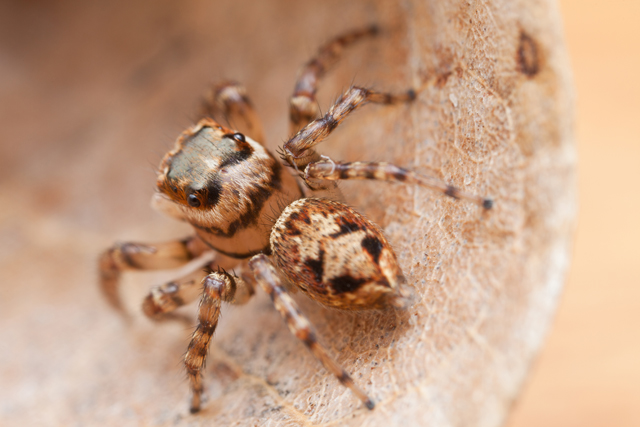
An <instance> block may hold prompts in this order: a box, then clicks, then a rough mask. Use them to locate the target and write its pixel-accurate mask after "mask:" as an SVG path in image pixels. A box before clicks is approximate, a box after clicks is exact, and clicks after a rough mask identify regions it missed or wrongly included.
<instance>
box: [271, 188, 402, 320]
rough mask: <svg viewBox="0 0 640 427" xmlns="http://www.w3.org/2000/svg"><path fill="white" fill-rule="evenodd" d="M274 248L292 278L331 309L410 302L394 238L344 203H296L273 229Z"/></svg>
mask: <svg viewBox="0 0 640 427" xmlns="http://www.w3.org/2000/svg"><path fill="white" fill-rule="evenodd" d="M271 249H272V252H273V258H274V260H275V262H276V264H277V265H278V267H279V268H280V269H281V270H282V271H283V272H284V273H285V275H286V276H287V278H288V279H289V280H290V281H291V282H292V283H293V284H295V285H296V286H297V287H299V288H301V289H302V290H303V291H305V292H306V293H307V294H309V295H310V296H311V298H313V299H314V300H316V301H319V302H321V303H322V304H324V305H326V306H328V307H334V308H340V309H346V310H366V309H373V308H383V307H386V306H389V305H394V306H398V307H403V306H404V305H406V303H407V297H406V295H405V293H406V290H405V289H403V288H402V285H403V283H404V282H405V279H404V276H403V274H402V272H401V270H400V267H399V266H398V261H397V259H396V255H395V253H394V252H393V250H392V249H391V246H390V245H389V242H388V241H387V240H386V239H385V237H384V236H383V235H382V233H381V231H380V230H379V229H378V228H377V227H376V226H375V225H374V224H373V223H372V222H371V221H369V220H368V219H366V218H364V217H363V216H362V215H360V214H359V213H357V212H356V211H354V210H353V209H351V208H349V207H348V206H345V205H343V204H342V203H338V202H334V201H330V200H325V199H299V200H296V201H295V202H293V203H291V204H290V205H289V206H287V208H286V209H285V210H284V211H283V213H282V215H281V216H280V218H278V221H277V222H276V225H275V227H274V228H273V230H272V232H271Z"/></svg>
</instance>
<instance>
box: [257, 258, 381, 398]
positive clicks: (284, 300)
mask: <svg viewBox="0 0 640 427" xmlns="http://www.w3.org/2000/svg"><path fill="white" fill-rule="evenodd" d="M249 266H250V267H251V270H252V271H253V274H254V275H255V278H256V280H257V281H258V283H259V284H260V285H261V286H262V289H264V291H265V292H267V294H269V296H270V297H271V300H272V301H273V304H274V305H275V307H276V309H277V310H278V311H279V312H280V314H281V315H282V317H284V319H285V320H286V322H287V326H289V330H290V331H291V333H292V334H293V335H295V336H296V337H297V338H298V339H299V340H300V341H302V342H303V343H304V345H306V346H307V348H309V350H311V352H312V353H313V355H314V356H315V357H316V359H318V360H319V361H320V363H322V365H323V366H324V367H325V369H327V370H328V371H330V372H331V373H333V374H334V375H335V376H336V378H338V381H340V382H341V383H342V385H344V386H345V387H347V388H348V389H349V390H351V391H352V392H353V394H355V395H356V397H357V398H358V399H360V400H361V401H362V403H364V405H365V406H366V407H367V408H369V409H373V408H374V406H375V404H374V403H373V400H371V398H370V397H369V396H367V395H366V393H365V392H364V391H362V389H361V388H360V387H358V386H357V385H356V384H355V382H354V381H353V379H352V378H351V376H350V375H349V374H348V373H347V371H345V370H344V369H343V368H342V367H341V366H340V365H339V364H338V363H337V362H336V361H335V360H334V359H333V358H332V357H331V356H330V355H329V354H328V353H327V351H326V350H325V348H324V347H323V346H322V345H321V344H320V343H319V342H318V339H317V336H316V332H315V330H314V329H313V327H312V326H311V323H310V322H309V320H307V318H306V317H305V316H304V315H303V314H302V313H301V312H300V309H299V308H298V305H297V304H296V302H295V301H294V300H293V299H292V298H291V297H290V296H289V294H288V293H287V291H286V290H285V288H284V287H283V286H282V283H281V281H280V278H279V277H278V274H277V273H276V271H275V268H274V267H273V265H272V264H271V262H270V261H269V260H268V258H267V257H266V256H265V255H263V254H260V255H256V256H254V257H253V258H251V260H250V261H249Z"/></svg>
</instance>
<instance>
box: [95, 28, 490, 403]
mask: <svg viewBox="0 0 640 427" xmlns="http://www.w3.org/2000/svg"><path fill="white" fill-rule="evenodd" d="M376 32H377V30H376V28H375V27H371V28H368V29H364V30H361V31H355V32H352V33H349V34H347V35H344V36H342V37H338V38H336V39H334V40H332V41H331V42H329V43H328V44H327V45H325V46H323V47H322V48H321V49H320V51H319V53H318V55H317V56H316V57H315V58H314V59H312V60H311V61H309V62H308V63H307V65H306V66H305V68H304V69H303V72H302V73H301V75H300V78H299V80H298V82H297V84H296V89H295V91H294V94H293V96H292V97H291V100H290V118H291V133H292V135H293V136H292V137H291V138H290V139H289V140H288V141H287V142H285V144H284V145H283V147H282V149H281V153H282V157H283V160H284V161H285V162H286V163H287V166H289V167H290V169H289V170H286V169H285V168H284V167H283V166H282V165H281V164H280V163H279V162H278V161H277V160H276V159H275V158H274V156H273V155H272V154H271V153H269V152H268V151H267V150H266V149H265V148H264V147H263V146H262V145H261V143H259V142H257V141H260V142H262V141H263V136H262V126H261V125H260V123H259V122H258V120H257V116H256V115H255V113H254V111H253V109H252V107H251V104H250V103H249V100H248V98H247V97H246V95H245V91H244V89H243V88H242V87H241V86H239V85H237V84H235V83H227V84H223V85H220V86H218V87H217V88H216V89H215V90H214V91H213V94H212V96H210V97H209V98H208V102H207V104H206V106H205V108H204V111H205V112H206V114H211V113H212V112H213V113H215V112H219V113H222V115H223V116H224V117H226V118H227V120H228V121H229V122H230V123H232V126H233V128H234V129H229V128H226V127H224V126H221V125H220V124H218V123H217V122H216V121H214V120H213V119H211V118H207V117H205V118H203V119H202V120H200V122H199V123H198V124H197V125H196V126H194V127H193V128H191V129H189V130H187V131H185V132H184V133H183V134H182V135H181V136H180V137H179V138H178V140H177V142H176V145H175V147H174V149H173V150H172V151H170V152H169V153H167V155H166V156H165V157H164V159H163V161H162V163H161V165H160V171H159V176H158V180H157V187H158V190H159V191H158V193H157V194H156V195H155V196H154V199H153V204H154V206H155V207H157V208H158V209H160V210H162V211H163V212H165V213H167V214H169V215H171V216H173V217H175V218H178V219H181V220H183V221H187V222H188V223H190V224H191V225H192V226H193V228H194V235H192V236H191V237H188V238H186V239H184V240H179V241H173V242H165V243H160V244H154V245H143V244H136V243H124V244H118V245H115V246H114V247H112V248H111V249H109V250H107V251H106V252H105V253H104V254H103V255H102V257H101V259H100V274H101V285H102V289H103V290H104V292H105V295H106V296H107V298H108V300H109V301H110V303H111V304H112V305H113V306H114V307H116V308H121V305H120V299H119V296H118V283H119V276H120V273H121V272H122V271H124V270H132V269H138V270H147V269H160V268H174V267H177V266H181V265H184V264H186V263H187V262H189V261H191V260H193V259H195V258H196V257H198V256H200V255H202V254H204V253H205V252H213V253H214V257H213V261H206V262H204V263H203V264H202V265H201V266H200V268H198V269H196V270H195V271H193V272H192V273H191V274H189V275H187V276H186V277H183V278H181V279H179V280H176V281H173V282H170V283H166V284H163V285H160V286H157V287H155V288H153V289H152V290H151V292H150V293H149V294H148V295H147V297H146V298H145V300H144V303H143V311H144V313H145V314H146V315H147V316H149V317H151V318H160V317H166V316H167V315H169V314H171V313H172V312H173V310H175V309H176V308H178V307H180V306H182V305H184V304H186V303H188V302H190V301H193V300H194V299H197V298H198V297H199V298H200V307H199V310H198V325H197V327H196V330H195V331H194V333H193V335H192V337H191V342H190V344H189V348H188V350H187V353H186V355H185V359H184V363H185V368H186V371H187V374H188V377H189V380H190V383H191V390H192V399H191V411H192V412H196V411H198V410H199V409H200V407H201V403H202V393H203V390H204V386H203V384H202V379H203V376H202V371H203V368H204V362H205V359H206V356H207V352H208V350H209V344H210V342H211V338H212V336H213V333H214V331H215V329H216V326H217V324H218V319H219V316H220V308H221V303H222V302H223V301H224V302H229V303H234V304H241V303H243V302H245V301H247V299H248V298H249V297H250V296H251V295H252V294H253V293H254V288H255V285H256V284H259V285H260V286H261V287H262V288H263V289H264V290H265V291H266V292H267V293H268V294H269V295H270V296H271V298H272V300H273V302H274V305H275V307H276V309H277V310H278V311H279V312H280V313H281V314H282V316H283V317H284V319H285V320H286V322H287V324H288V326H289V328H290V329H291V331H292V332H293V333H294V334H295V336H296V337H298V338H299V339H300V340H302V342H304V344H305V345H306V346H307V347H308V348H309V349H310V350H311V352H312V353H313V354H314V356H315V357H316V358H318V360H319V361H320V362H321V363H322V364H323V366H324V367H325V368H327V369H328V370H329V371H331V372H332V373H333V374H334V375H335V376H336V377H337V378H338V380H339V381H340V382H341V383H342V384H344V385H345V386H346V387H348V388H349V389H350V390H351V391H352V392H353V393H354V394H355V395H356V396H357V397H358V398H359V399H360V400H361V401H362V402H363V403H364V404H365V406H367V407H368V408H369V409H372V408H373V407H374V403H373V401H372V400H371V399H370V398H369V397H368V396H367V394H366V393H365V392H364V391H362V389H360V388H359V387H358V386H356V384H355V383H354V381H353V380H352V379H351V377H350V376H349V374H348V373H347V372H346V371H345V370H344V369H342V368H341V367H340V366H339V365H338V364H337V363H336V362H335V361H334V360H333V358H332V357H331V356H329V354H328V353H327V352H326V351H325V349H324V348H323V347H322V346H321V345H320V344H319V343H318V340H317V336H316V333H315V332H314V330H313V327H312V326H311V324H310V323H309V321H308V320H307V319H306V318H305V317H304V315H303V314H302V313H301V312H300V310H299V309H298V307H297V305H296V303H295V302H294V301H293V299H291V297H290V296H289V295H288V291H287V289H288V288H294V289H300V290H302V291H303V292H304V293H305V294H306V295H308V296H309V297H310V298H312V299H314V300H315V301H318V302H319V303H321V304H323V305H325V306H327V307H333V308H338V309H343V310H367V309H386V308H391V307H395V308H405V307H406V306H408V305H409V303H410V302H411V294H412V291H411V287H410V284H409V285H407V284H406V279H405V277H404V275H403V274H402V271H401V269H400V266H399V265H398V260H397V258H396V255H395V253H394V251H393V249H392V248H391V245H390V244H389V242H388V241H387V240H386V239H385V237H384V235H383V234H382V232H381V230H380V229H379V228H378V227H377V226H376V225H375V224H373V223H372V222H371V221H369V220H367V219H366V218H365V217H364V216H362V215H360V214H359V213H358V212H356V211H355V210H354V209H352V208H350V207H348V206H346V205H344V204H343V203H341V202H339V201H336V200H329V199H327V198H326V197H327V196H330V197H334V198H336V199H341V198H342V196H341V194H340V190H339V189H338V188H337V186H336V181H338V180H346V179H368V180H378V181H395V182H401V183H404V184H414V185H421V186H425V187H428V188H431V189H433V190H435V191H439V192H440V193H442V194H443V195H446V196H450V197H453V198H460V199H465V200H467V201H469V202H473V203H475V204H477V205H479V206H480V207H482V208H484V209H490V208H491V206H492V203H493V202H492V201H491V200H490V199H485V198H482V197H479V196H475V195H473V194H470V193H467V192H465V191H463V190H461V189H458V188H456V187H453V186H451V185H447V184H445V183H443V182H442V181H440V180H438V179H436V178H432V177H427V176H423V175H420V174H418V173H415V172H412V171H409V170H406V169H403V168H401V167H398V166H395V165H392V164H390V163H383V162H356V163H343V162H334V161H333V160H331V159H329V158H327V157H326V156H322V155H320V154H319V153H317V152H316V151H315V146H316V145H317V144H319V143H320V142H322V141H323V140H324V139H325V138H327V137H328V136H329V135H330V134H331V132H333V131H334V130H335V129H336V128H337V127H338V126H339V124H340V123H341V122H342V121H343V120H344V119H345V118H346V117H347V116H348V115H349V114H350V113H351V112H353V111H354V110H355V109H357V108H359V107H361V106H363V105H365V104H367V103H378V104H395V103H399V102H409V101H412V100H413V99H414V98H415V97H416V92H415V91H414V90H409V91H407V92H405V93H403V94H400V95H390V94H384V93H377V92H374V91H371V90H368V89H365V88H360V87H352V88H350V89H349V90H348V91H347V92H346V93H345V94H344V95H343V96H342V97H340V98H339V99H338V101H337V102H336V103H335V104H334V105H333V106H332V107H331V108H330V109H329V110H328V111H327V113H326V114H325V115H324V116H322V117H319V118H316V116H317V114H319V110H318V109H317V108H315V105H316V100H315V93H316V89H317V87H316V86H317V82H318V79H319V78H320V77H322V75H323V74H324V72H325V71H326V69H327V68H328V66H329V65H331V64H332V63H334V62H335V61H336V59H337V58H338V56H339V53H340V52H341V51H342V47H344V46H345V45H347V44H349V43H351V42H353V41H355V40H357V39H359V38H361V37H363V36H367V35H373V34H375V33H376ZM313 119H315V120H313ZM289 171H292V172H295V173H297V174H298V175H299V178H300V180H301V182H302V183H304V184H305V185H304V187H305V188H306V189H307V194H303V191H302V189H301V188H302V187H303V186H301V185H298V181H297V180H296V178H294V177H293V175H291V174H290V173H289ZM269 257H271V259H270V258H269ZM276 267H277V269H276ZM232 268H234V269H235V270H236V271H238V274H237V275H236V274H235V273H234V274H230V273H228V272H227V271H226V270H225V269H227V270H228V269H232ZM282 279H285V280H286V282H287V283H284V284H283V283H282V281H281V280H282Z"/></svg>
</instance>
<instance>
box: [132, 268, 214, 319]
mask: <svg viewBox="0 0 640 427" xmlns="http://www.w3.org/2000/svg"><path fill="white" fill-rule="evenodd" d="M209 273H211V270H210V269H209V268H200V269H198V270H196V271H194V272H193V273H191V274H189V275H187V276H185V277H182V278H180V279H178V280H175V281H173V282H168V283H164V284H162V285H159V286H155V287H154V288H153V289H151V291H150V292H149V293H148V294H147V296H146V297H145V299H144V301H143V302H142V311H143V312H144V314H145V315H146V316H147V317H149V318H150V319H153V320H160V319H162V318H163V317H165V316H166V315H167V314H170V313H172V312H173V311H174V310H176V309H177V308H179V307H181V306H183V305H185V304H189V303H190V302H191V301H195V300H196V299H197V298H198V296H199V295H200V289H201V288H200V284H201V283H202V281H203V280H204V278H205V277H207V275H208V274H209Z"/></svg>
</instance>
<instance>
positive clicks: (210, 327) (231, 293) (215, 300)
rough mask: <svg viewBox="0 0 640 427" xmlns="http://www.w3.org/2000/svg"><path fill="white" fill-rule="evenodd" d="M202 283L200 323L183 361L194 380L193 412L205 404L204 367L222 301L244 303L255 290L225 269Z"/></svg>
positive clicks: (190, 379) (192, 382)
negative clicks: (203, 397)
mask: <svg viewBox="0 0 640 427" xmlns="http://www.w3.org/2000/svg"><path fill="white" fill-rule="evenodd" d="M202 284H203V290H202V298H201V300H200V307H199V309H198V326H197V327H196V330H195V331H194V332H193V335H191V341H190V342H189V347H188V349H187V353H186V354H185V356H184V365H185V368H186V370H187V376H188V377H189V382H190V383H191V392H192V395H191V406H190V410H191V412H192V413H195V412H198V411H199V410H200V406H201V404H202V393H203V391H204V386H203V384H202V379H203V376H202V370H203V369H204V365H205V361H206V359H207V354H208V353H209V345H210V343H211V337H212V336H213V333H214V332H215V330H216V327H217V326H218V319H219V317H220V306H221V303H222V301H226V302H233V303H238V304H241V303H243V302H245V301H246V300H247V299H248V297H249V296H250V295H251V294H252V293H253V287H252V286H251V285H250V283H249V282H246V281H245V280H244V279H242V278H240V277H235V276H233V275H231V274H229V273H227V272H225V271H222V270H221V271H217V272H212V273H210V274H209V275H208V276H207V277H205V279H204V280H203V282H202ZM238 291H239V292H240V293H241V294H242V295H241V296H239V297H238V296H236V294H237V293H238ZM245 297H246V298H245Z"/></svg>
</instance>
